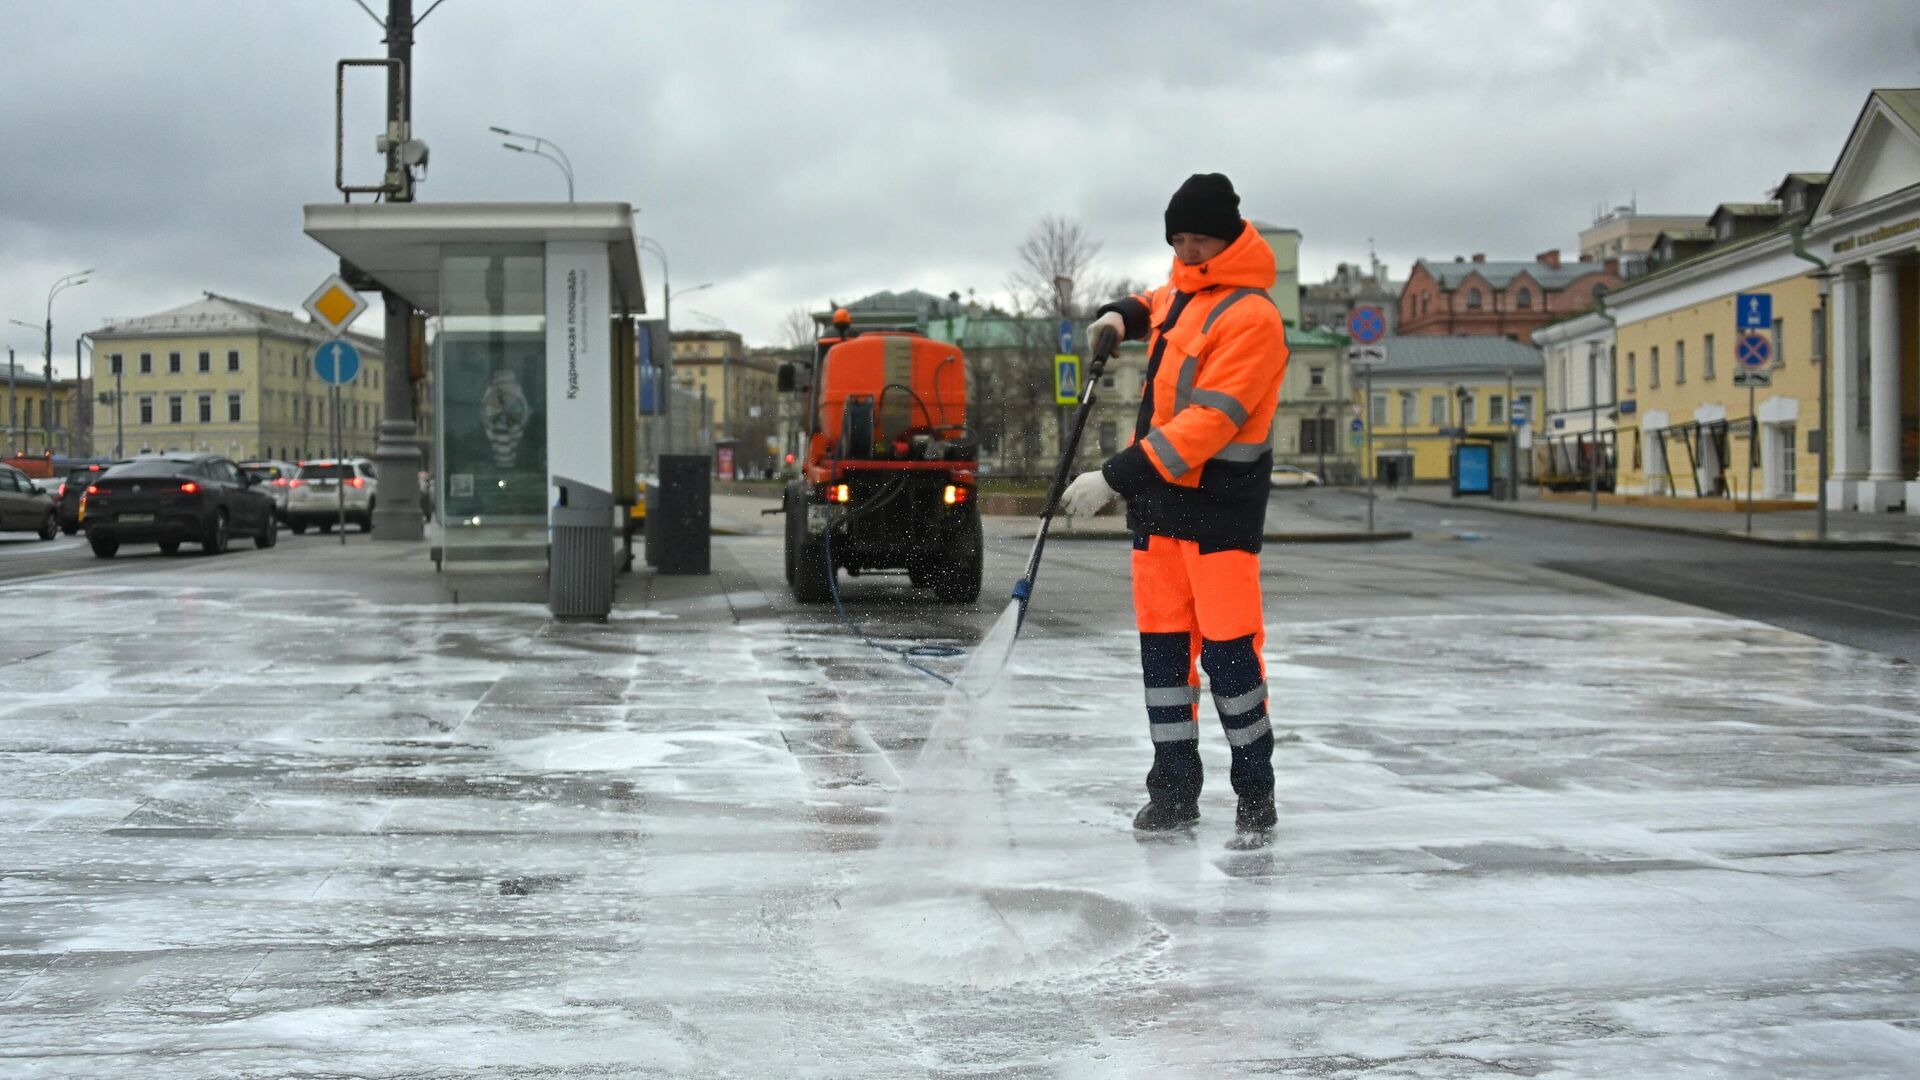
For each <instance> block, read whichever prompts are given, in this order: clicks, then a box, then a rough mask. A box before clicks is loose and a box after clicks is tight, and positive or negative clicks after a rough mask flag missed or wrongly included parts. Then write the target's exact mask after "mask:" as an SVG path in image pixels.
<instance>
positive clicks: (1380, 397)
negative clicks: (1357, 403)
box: [1367, 394, 1387, 427]
mask: <svg viewBox="0 0 1920 1080" xmlns="http://www.w3.org/2000/svg"><path fill="white" fill-rule="evenodd" d="M1367 423H1368V424H1369V425H1371V426H1373V427H1385V426H1386V425H1387V395H1385V394H1375V395H1373V399H1372V401H1371V402H1370V404H1369V405H1368V411H1367Z"/></svg>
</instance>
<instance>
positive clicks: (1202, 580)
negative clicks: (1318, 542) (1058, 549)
mask: <svg viewBox="0 0 1920 1080" xmlns="http://www.w3.org/2000/svg"><path fill="white" fill-rule="evenodd" d="M1133 598H1134V616H1135V620H1136V623H1137V625H1138V627H1139V630H1140V668H1141V674H1142V676H1143V681H1144V683H1145V685H1146V706H1147V727H1148V732H1149V734H1150V735H1151V736H1152V739H1153V744H1154V765H1153V769H1152V771H1150V772H1149V773H1148V774H1147V788H1148V791H1149V792H1150V793H1153V794H1154V795H1155V797H1163V796H1164V797H1172V798H1181V799H1186V798H1196V797H1198V795H1199V791H1200V785H1201V771H1200V752H1199V738H1200V726H1199V709H1198V702H1199V700H1200V672H1201V671H1202V670H1204V671H1205V672H1206V674H1207V682H1208V685H1209V688H1210V689H1211V691H1212V696H1213V704H1214V709H1215V711H1216V712H1218V713H1219V716H1220V726H1221V728H1222V729H1223V730H1224V731H1225V733H1226V737H1227V743H1228V745H1229V746H1230V747H1231V748H1232V753H1233V770H1232V780H1233V787H1234V790H1235V791H1236V792H1239V793H1240V794H1241V795H1248V794H1256V795H1264V794H1270V793H1271V792H1272V790H1273V764H1272V756H1273V730H1272V723H1271V721H1270V720H1269V718H1268V714H1267V684H1266V665H1265V662H1264V660H1263V659H1262V657H1261V650H1262V647H1263V646H1264V645H1265V643H1266V629H1265V624H1264V622H1263V621H1262V614H1261V605H1260V559H1259V556H1257V555H1255V554H1253V553H1252V552H1248V551H1218V552H1209V553H1207V554H1205V555H1202V554H1201V553H1200V546H1199V545H1198V544H1196V543H1194V542H1192V541H1187V540H1173V539H1170V538H1168V537H1164V536H1154V537H1149V538H1148V539H1147V546H1146V549H1145V550H1142V549H1141V548H1140V547H1139V546H1138V545H1137V544H1136V546H1135V548H1134V551H1133Z"/></svg>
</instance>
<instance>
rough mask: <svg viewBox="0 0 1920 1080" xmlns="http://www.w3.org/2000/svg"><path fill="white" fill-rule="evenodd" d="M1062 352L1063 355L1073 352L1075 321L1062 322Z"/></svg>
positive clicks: (1065, 320)
mask: <svg viewBox="0 0 1920 1080" xmlns="http://www.w3.org/2000/svg"><path fill="white" fill-rule="evenodd" d="M1060 351H1061V352H1063V353H1070V352H1072V351H1073V320H1072V319H1061V320H1060Z"/></svg>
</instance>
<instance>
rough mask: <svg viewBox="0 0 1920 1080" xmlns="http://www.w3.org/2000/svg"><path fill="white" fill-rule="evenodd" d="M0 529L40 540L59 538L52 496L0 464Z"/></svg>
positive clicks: (29, 480)
mask: <svg viewBox="0 0 1920 1080" xmlns="http://www.w3.org/2000/svg"><path fill="white" fill-rule="evenodd" d="M0 529H5V530H14V531H19V532H31V533H38V534H39V535H40V539H42V540H51V539H53V538H54V537H56V536H59V535H60V519H59V518H58V517H56V516H55V514H54V507H53V496H52V495H51V494H48V493H47V492H45V491H42V490H41V489H40V486H39V485H38V484H35V483H34V482H33V479H32V478H31V477H29V476H28V475H27V474H26V473H23V472H21V471H20V470H19V469H16V468H14V467H13V466H11V465H0Z"/></svg>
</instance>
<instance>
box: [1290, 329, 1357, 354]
mask: <svg viewBox="0 0 1920 1080" xmlns="http://www.w3.org/2000/svg"><path fill="white" fill-rule="evenodd" d="M1349 344H1351V342H1350V341H1349V340H1348V339H1347V335H1345V334H1343V333H1341V332H1340V331H1338V330H1335V329H1333V328H1331V327H1326V326H1294V325H1291V324H1289V325H1288V326H1287V346H1288V347H1289V348H1294V349H1344V348H1346V347H1347V346H1348V345H1349Z"/></svg>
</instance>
